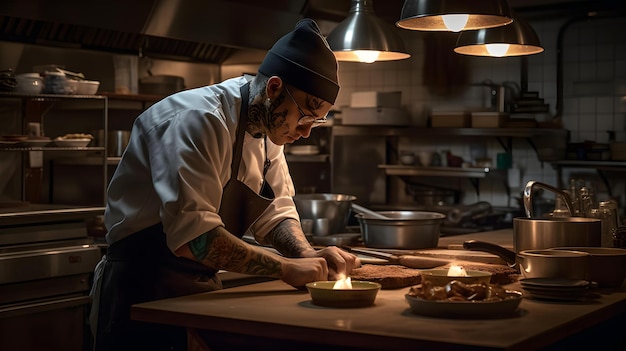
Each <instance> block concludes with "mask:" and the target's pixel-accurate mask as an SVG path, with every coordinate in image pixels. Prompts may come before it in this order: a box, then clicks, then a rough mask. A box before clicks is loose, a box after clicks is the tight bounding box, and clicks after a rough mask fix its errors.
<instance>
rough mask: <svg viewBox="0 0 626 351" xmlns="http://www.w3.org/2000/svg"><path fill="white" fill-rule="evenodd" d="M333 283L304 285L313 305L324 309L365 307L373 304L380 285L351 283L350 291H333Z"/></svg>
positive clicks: (321, 282) (320, 282)
mask: <svg viewBox="0 0 626 351" xmlns="http://www.w3.org/2000/svg"><path fill="white" fill-rule="evenodd" d="M334 285H335V281H319V282H312V283H308V284H306V288H307V290H308V291H309V294H310V295H311V300H312V301H313V304H315V305H318V306H324V307H340V308H353V307H366V306H371V305H373V304H374V301H375V300H376V295H377V294H378V291H379V290H380V288H381V285H380V284H378V283H374V282H367V281H358V280H357V281H352V289H333V286H334Z"/></svg>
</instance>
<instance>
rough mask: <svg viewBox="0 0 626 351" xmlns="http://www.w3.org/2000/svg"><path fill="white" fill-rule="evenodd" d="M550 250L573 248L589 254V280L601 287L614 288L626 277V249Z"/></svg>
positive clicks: (575, 247)
mask: <svg viewBox="0 0 626 351" xmlns="http://www.w3.org/2000/svg"><path fill="white" fill-rule="evenodd" d="M552 250H574V251H581V252H586V253H588V254H589V280H590V281H593V282H596V283H597V284H598V286H599V287H601V288H616V287H620V286H622V285H623V283H624V279H625V278H626V250H625V249H619V248H612V247H582V246H570V247H555V248H552Z"/></svg>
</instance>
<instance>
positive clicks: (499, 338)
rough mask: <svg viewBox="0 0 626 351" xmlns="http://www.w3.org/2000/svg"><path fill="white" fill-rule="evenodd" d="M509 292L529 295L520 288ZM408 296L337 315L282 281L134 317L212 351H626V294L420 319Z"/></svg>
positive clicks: (162, 304)
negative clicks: (588, 350) (506, 312)
mask: <svg viewBox="0 0 626 351" xmlns="http://www.w3.org/2000/svg"><path fill="white" fill-rule="evenodd" d="M498 232H501V231H498ZM494 233H495V232H494ZM476 234H480V235H476ZM476 234H475V235H472V234H468V235H462V236H453V237H449V238H448V239H449V240H448V239H446V240H444V241H443V245H444V246H443V247H446V245H448V244H447V243H446V241H450V242H455V243H456V242H460V243H462V242H463V241H464V240H468V239H472V238H475V239H478V240H487V241H491V242H494V241H493V240H490V238H489V236H488V235H485V233H476ZM511 234H512V233H511ZM498 235H503V234H502V233H498ZM442 239H443V238H442ZM496 243H499V244H505V243H503V242H496ZM440 246H441V244H440ZM507 288H508V289H514V290H519V291H521V288H520V286H519V283H515V284H511V285H509V286H507ZM407 291H408V288H402V289H397V290H381V291H380V292H379V294H378V296H377V298H376V302H375V304H374V306H371V307H367V308H355V309H337V308H326V307H319V306H316V305H313V304H312V303H311V300H310V296H309V294H308V292H307V291H305V290H297V289H295V288H293V287H291V286H289V285H287V284H285V283H283V282H282V281H277V280H276V281H269V282H262V283H255V284H251V285H246V286H239V287H235V288H230V289H224V290H221V291H215V292H210V293H202V294H196V295H190V296H184V297H179V298H172V299H165V300H159V301H153V302H147V303H141V304H137V305H134V306H133V307H132V310H131V318H132V319H134V320H138V321H144V322H153V323H162V324H169V325H176V326H181V327H185V328H188V330H190V332H191V333H190V335H192V336H194V338H193V339H194V340H195V339H197V338H198V335H202V336H203V337H202V339H204V340H211V342H210V343H209V347H210V349H211V350H220V349H222V347H224V348H229V349H231V350H234V349H245V348H251V349H252V348H255V349H271V350H296V349H299V350H303V349H306V350H308V349H312V348H313V347H315V348H316V349H320V350H324V351H327V350H351V349H353V350H416V349H426V350H442V349H445V350H537V349H553V350H561V349H564V348H566V347H572V348H573V347H575V348H576V349H581V348H584V347H593V348H594V349H603V350H613V349H615V350H623V349H626V348H624V346H625V343H626V339H625V336H624V335H626V334H625V333H624V331H623V328H624V327H623V325H625V324H624V322H626V290H624V288H622V289H618V290H615V289H613V290H607V291H604V290H598V291H597V293H598V294H597V297H596V298H594V299H591V300H589V301H580V302H565V301H563V302H548V301H540V300H532V299H523V300H522V302H521V304H520V308H519V310H518V311H517V312H516V313H515V314H514V315H511V316H507V317H506V318H493V319H490V318H478V319H472V318H463V319H459V318H454V319H453V318H435V317H426V316H420V315H417V314H415V313H413V312H412V311H411V310H410V308H409V305H408V303H407V302H406V301H405V298H404V294H405V293H406V292H407ZM193 344H194V346H195V347H197V346H198V345H197V344H196V343H195V342H194V343H193Z"/></svg>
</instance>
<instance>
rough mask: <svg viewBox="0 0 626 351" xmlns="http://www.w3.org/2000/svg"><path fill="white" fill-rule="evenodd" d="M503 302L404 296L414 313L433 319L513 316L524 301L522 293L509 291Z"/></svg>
mask: <svg viewBox="0 0 626 351" xmlns="http://www.w3.org/2000/svg"><path fill="white" fill-rule="evenodd" d="M507 295H508V298H507V299H504V300H501V301H433V300H424V299H422V298H419V297H415V296H411V295H409V294H406V295H404V296H405V298H406V300H407V302H408V303H409V305H410V306H411V310H413V312H414V313H416V314H420V315H425V316H431V317H483V318H485V317H494V318H497V317H501V316H507V315H511V314H513V313H514V312H515V311H516V310H517V308H518V307H519V304H520V302H521V301H522V293H521V292H519V291H514V290H507Z"/></svg>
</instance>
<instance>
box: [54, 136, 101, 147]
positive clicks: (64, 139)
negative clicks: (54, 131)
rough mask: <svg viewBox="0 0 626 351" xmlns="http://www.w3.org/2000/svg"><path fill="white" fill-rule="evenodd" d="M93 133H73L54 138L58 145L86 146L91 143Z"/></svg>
mask: <svg viewBox="0 0 626 351" xmlns="http://www.w3.org/2000/svg"><path fill="white" fill-rule="evenodd" d="M92 139H93V135H91V134H87V133H71V134H65V135H63V136H59V137H56V138H54V140H53V142H54V144H55V145H56V146H58V147H79V148H80V147H86V146H87V145H89V143H91V140H92Z"/></svg>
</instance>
